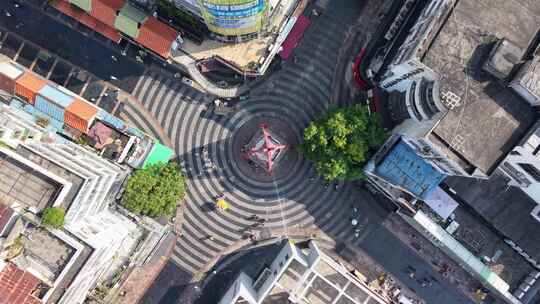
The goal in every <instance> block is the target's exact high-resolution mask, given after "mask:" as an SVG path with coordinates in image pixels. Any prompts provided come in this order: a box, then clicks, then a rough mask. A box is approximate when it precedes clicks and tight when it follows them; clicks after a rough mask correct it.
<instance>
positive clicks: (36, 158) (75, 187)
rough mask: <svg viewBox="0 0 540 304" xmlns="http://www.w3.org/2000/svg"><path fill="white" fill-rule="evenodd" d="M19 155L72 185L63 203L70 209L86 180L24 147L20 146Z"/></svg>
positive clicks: (18, 148)
mask: <svg viewBox="0 0 540 304" xmlns="http://www.w3.org/2000/svg"><path fill="white" fill-rule="evenodd" d="M17 153H18V154H19V155H21V156H23V157H24V158H27V159H28V160H30V161H32V162H34V163H36V164H38V165H39V166H41V167H43V168H45V169H47V170H48V171H50V172H53V173H54V174H56V175H58V176H60V177H62V178H64V179H66V180H67V181H69V182H70V183H71V184H72V187H71V189H70V191H69V193H68V194H67V195H66V197H65V198H64V201H63V207H64V208H66V209H67V208H68V207H69V205H70V204H71V203H72V202H73V200H74V199H75V197H76V196H77V193H78V192H79V189H80V188H81V186H82V184H83V183H84V179H83V178H82V177H80V176H78V175H76V174H74V173H73V172H71V171H69V170H67V169H65V168H64V167H62V166H60V165H58V164H56V163H54V162H52V161H50V160H49V159H47V158H45V157H43V156H41V155H40V154H38V153H36V152H34V151H32V150H30V149H29V148H27V147H24V146H18V147H17Z"/></svg>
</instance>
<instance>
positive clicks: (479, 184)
mask: <svg viewBox="0 0 540 304" xmlns="http://www.w3.org/2000/svg"><path fill="white" fill-rule="evenodd" d="M507 183H508V179H507V177H506V176H504V175H503V174H502V173H499V172H495V174H493V176H492V177H490V179H489V180H477V179H470V178H462V177H451V178H448V179H447V180H446V181H445V184H447V185H448V186H450V187H451V188H452V189H454V190H455V191H456V192H457V196H458V197H459V198H460V199H461V201H462V203H466V204H467V205H468V206H470V207H471V208H472V209H473V210H474V211H475V212H476V213H477V214H479V215H480V217H481V218H483V219H484V220H486V221H487V222H488V223H489V224H491V225H492V226H493V228H495V229H496V230H497V231H499V232H500V233H501V234H502V235H504V236H506V237H507V238H509V239H511V240H512V241H514V242H515V243H516V244H518V245H519V246H520V247H521V248H523V250H524V251H525V252H526V253H527V254H529V255H530V256H531V257H532V258H534V259H535V260H537V261H540V234H538V231H539V230H540V223H539V222H538V221H536V220H535V219H534V218H533V217H532V216H531V214H530V213H531V211H532V210H533V208H534V207H536V203H535V202H534V201H533V200H532V199H531V198H530V197H529V196H528V195H527V194H525V193H524V192H523V191H521V189H519V188H516V187H509V186H508V185H507Z"/></svg>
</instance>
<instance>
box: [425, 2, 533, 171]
mask: <svg viewBox="0 0 540 304" xmlns="http://www.w3.org/2000/svg"><path fill="white" fill-rule="evenodd" d="M539 27H540V2H538V1H527V0H511V1H507V0H460V1H458V3H457V5H456V7H455V9H454V11H453V12H452V13H451V15H450V17H449V18H448V20H447V22H446V24H445V25H444V26H443V27H442V29H441V31H440V33H439V34H438V36H437V37H436V39H435V40H434V42H433V44H432V46H431V48H430V49H429V50H428V52H427V53H426V56H425V58H424V60H423V61H424V63H425V64H426V65H427V66H429V67H430V68H432V69H433V70H435V71H436V72H438V73H439V74H440V75H441V76H442V81H441V91H442V92H446V91H451V92H453V93H455V94H456V95H458V96H459V97H460V98H461V106H458V107H457V108H455V109H453V110H452V111H449V112H448V114H447V115H446V116H445V117H444V118H443V119H442V121H441V122H440V123H439V124H438V125H437V127H436V128H435V129H434V131H433V136H434V137H436V138H437V139H438V142H439V143H438V145H439V146H440V148H441V150H442V151H443V152H445V154H455V155H456V157H455V158H461V160H462V161H464V162H465V163H468V164H469V165H470V166H472V167H474V168H477V169H479V170H480V171H482V172H483V173H484V174H487V175H489V174H490V173H491V172H492V171H493V170H494V169H495V167H496V166H497V165H498V163H499V162H500V161H501V160H502V158H504V156H505V155H506V154H507V153H508V152H509V151H510V150H511V149H512V148H513V146H514V145H515V144H516V143H517V142H518V141H519V140H520V139H521V137H522V136H523V135H524V134H525V133H526V132H527V129H528V128H529V127H530V126H531V125H532V123H533V122H534V119H535V114H534V113H533V111H532V110H531V108H530V107H529V106H528V105H527V104H526V103H525V102H524V101H523V100H521V98H520V97H519V96H517V95H516V94H515V93H514V92H512V91H511V90H510V89H509V88H505V87H504V86H502V85H500V84H498V83H497V82H495V81H494V80H495V79H494V78H493V77H491V76H488V75H487V74H486V73H484V72H482V68H481V66H482V63H483V62H482V61H483V60H484V59H485V58H486V57H487V55H488V54H489V52H490V50H491V48H490V47H489V45H490V44H492V42H493V41H494V39H493V36H496V37H498V38H502V37H504V38H506V39H508V40H509V41H511V42H512V43H513V44H515V45H516V46H517V47H519V48H521V49H523V50H525V49H527V46H528V44H529V41H530V40H531V39H532V38H533V36H534V34H535V33H536V31H537V30H538V28H539ZM451 158H452V157H451Z"/></svg>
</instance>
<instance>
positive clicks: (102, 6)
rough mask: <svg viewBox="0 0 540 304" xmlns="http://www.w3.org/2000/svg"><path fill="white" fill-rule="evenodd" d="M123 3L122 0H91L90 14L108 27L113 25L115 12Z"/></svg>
mask: <svg viewBox="0 0 540 304" xmlns="http://www.w3.org/2000/svg"><path fill="white" fill-rule="evenodd" d="M124 3H125V1H124V0H93V1H92V10H91V12H90V15H92V16H93V17H94V18H96V19H97V20H99V21H101V22H103V23H105V24H106V25H108V26H109V27H113V26H114V20H115V19H116V12H117V11H119V10H120V9H121V8H122V7H123V6H124Z"/></svg>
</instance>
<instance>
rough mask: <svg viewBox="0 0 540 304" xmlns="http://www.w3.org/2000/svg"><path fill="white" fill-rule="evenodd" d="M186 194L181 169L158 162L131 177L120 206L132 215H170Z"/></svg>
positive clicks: (172, 164)
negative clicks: (133, 213)
mask: <svg viewBox="0 0 540 304" xmlns="http://www.w3.org/2000/svg"><path fill="white" fill-rule="evenodd" d="M185 191H186V186H185V179H184V176H183V175H182V173H181V171H180V167H179V166H178V165H177V164H176V163H174V162H169V163H167V164H165V163H158V164H154V165H150V166H147V167H146V168H144V169H139V170H137V171H135V172H134V173H133V174H132V175H131V177H130V178H129V180H128V182H127V185H126V188H125V191H124V196H123V204H124V206H125V207H126V208H127V209H129V210H131V211H133V212H136V213H139V214H143V215H148V216H151V217H157V216H161V215H172V214H173V213H174V211H175V209H176V205H177V203H178V202H179V201H180V200H181V199H182V198H183V197H184V194H185Z"/></svg>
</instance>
